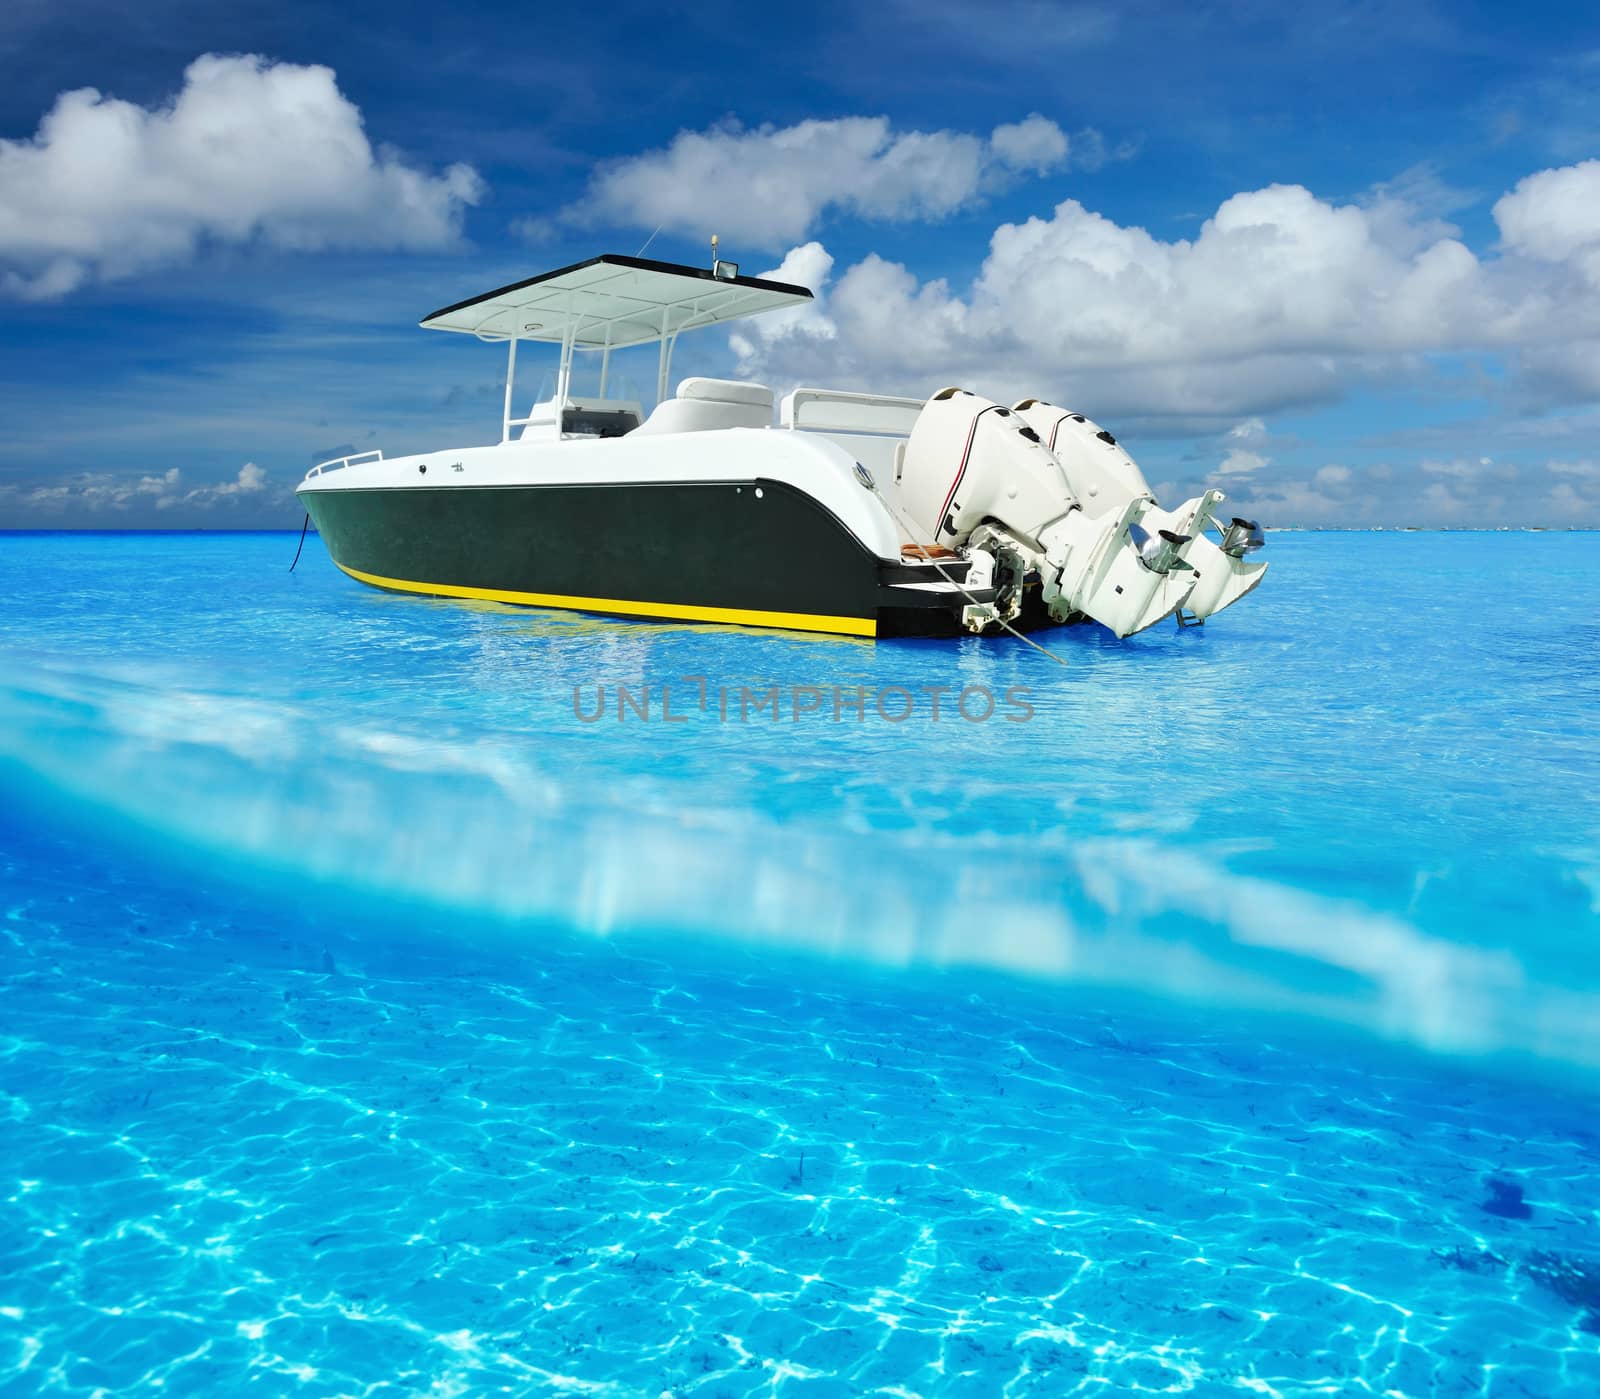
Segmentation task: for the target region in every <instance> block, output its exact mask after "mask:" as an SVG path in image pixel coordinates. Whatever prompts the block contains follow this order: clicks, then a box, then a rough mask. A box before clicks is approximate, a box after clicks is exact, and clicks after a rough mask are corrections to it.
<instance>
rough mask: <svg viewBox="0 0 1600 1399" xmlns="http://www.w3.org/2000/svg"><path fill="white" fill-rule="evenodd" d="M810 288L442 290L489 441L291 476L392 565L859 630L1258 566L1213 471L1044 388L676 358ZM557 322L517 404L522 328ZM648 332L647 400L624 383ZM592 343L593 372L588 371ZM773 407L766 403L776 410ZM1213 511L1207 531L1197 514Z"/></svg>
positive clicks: (1123, 605)
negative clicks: (856, 383)
mask: <svg viewBox="0 0 1600 1399" xmlns="http://www.w3.org/2000/svg"><path fill="white" fill-rule="evenodd" d="M811 299H812V297H811V292H810V291H808V290H807V289H806V288H804V287H800V286H792V285H789V284H787V283H783V282H777V281H772V280H769V279H766V278H759V277H749V276H741V275H740V274H739V271H738V269H737V267H736V266H734V265H733V264H731V263H728V262H725V261H720V260H718V261H714V263H713V265H712V266H711V267H710V268H696V267H689V266H683V265H680V264H676V263H667V262H657V261H652V260H648V259H645V258H641V257H624V256H620V255H617V254H605V255H603V256H600V257H594V258H590V259H589V260H588V261H586V262H581V263H576V264H574V265H573V266H570V267H563V268H559V269H557V270H556V271H554V272H546V273H544V274H542V275H540V276H537V277H531V278H529V279H527V280H526V281H521V282H516V283H514V284H512V285H511V286H506V287H501V288H499V289H498V290H495V291H491V292H487V293H484V294H483V295H481V296H476V297H473V298H471V299H469V300H467V301H462V302H458V303H456V304H455V305H452V306H446V307H444V308H443V309H442V310H438V311H435V312H433V313H432V314H431V315H429V316H426V317H424V318H423V320H422V322H421V324H422V326H423V328H424V329H428V330H443V331H451V332H455V333H459V334H466V335H472V336H475V337H476V338H477V339H479V340H482V341H486V342H490V343H496V344H499V343H504V344H505V345H506V347H507V351H506V355H507V358H506V386H505V395H504V406H503V412H502V417H501V436H500V441H499V442H497V443H493V444H491V445H488V446H480V447H465V448H457V449H448V450H442V451H435V452H423V453H414V454H410V455H406V456H398V457H385V456H384V455H383V454H382V452H381V451H373V452H365V453H358V454H354V455H351V456H345V457H339V458H335V459H334V460H332V461H326V462H322V463H319V464H318V465H317V466H314V467H313V468H312V469H311V470H310V471H309V472H308V473H307V475H306V477H305V479H304V481H302V482H301V483H300V486H299V487H298V490H297V494H298V496H299V498H300V500H301V501H302V502H303V504H304V506H305V509H306V513H307V515H308V517H309V519H310V520H311V521H312V522H313V523H315V525H316V527H317V530H318V532H319V534H320V535H321V536H322V539H323V541H324V543H325V545H326V547H327V549H328V552H329V555H330V556H331V558H332V559H333V562H334V563H335V564H336V565H338V567H339V568H340V569H342V570H343V571H344V572H345V573H347V574H349V575H350V576H351V577H352V578H355V579H358V580H359V581H361V582H363V583H368V584H371V585H373V586H375V587H378V588H384V589H389V590H391V591H396V592H402V593H416V594H424V595H428V596H434V597H446V598H476V599H485V600H489V601H495V602H504V603H518V604H523V605H527V606H533V607H546V608H563V609H571V610H576V611H582V612H597V613H604V614H610V615H615V616H621V617H638V618H655V619H670V620H678V621H693V622H713V623H730V624H734V625H739V626H755V627H777V628H785V629H791V630H799V631H813V632H830V633H838V634H843V635H850V636H863V637H890V636H958V635H962V634H967V633H979V634H981V633H985V632H990V633H992V632H996V631H999V630H1001V629H1006V630H1011V631H1028V630H1032V629H1036V628H1041V627H1048V626H1056V625H1063V624H1067V623H1073V622H1083V621H1094V622H1098V623H1100V624H1102V625H1103V626H1105V627H1107V628H1109V629H1110V630H1111V631H1112V632H1114V633H1115V634H1116V635H1117V636H1131V635H1133V634H1134V633H1135V632H1139V631H1142V630H1144V629H1145V628H1147V627H1150V626H1153V625H1155V624H1156V623H1157V622H1159V621H1162V620H1163V619H1165V618H1167V617H1172V616H1174V615H1177V616H1178V617H1179V619H1180V621H1184V620H1187V621H1203V620H1204V619H1205V617H1207V616H1210V615H1211V614H1212V613H1214V612H1216V611H1218V610H1220V608H1222V607H1225V606H1227V605H1228V604H1229V603H1231V602H1233V601H1235V600H1237V598H1238V597H1241V596H1243V594H1244V593H1245V592H1247V591H1249V589H1250V588H1252V587H1254V586H1255V585H1256V584H1257V583H1259V582H1260V579H1261V575H1262V572H1263V571H1264V569H1265V565H1264V564H1260V563H1254V562H1249V561H1247V560H1246V557H1245V556H1246V555H1247V554H1248V553H1251V552H1253V551H1254V550H1255V549H1257V548H1259V547H1260V545H1261V542H1262V536H1261V533H1260V530H1259V529H1258V528H1257V527H1256V526H1255V525H1254V523H1253V522H1250V521H1243V520H1234V521H1233V522H1232V523H1231V524H1227V525H1219V524H1218V522H1217V517H1216V507H1217V505H1218V504H1220V502H1221V500H1222V495H1221V493H1220V492H1218V491H1208V492H1206V493H1205V494H1204V495H1203V496H1201V497H1198V498H1197V499H1196V500H1194V501H1190V502H1187V503H1186V504H1185V505H1184V506H1181V507H1180V508H1179V509H1177V510H1175V511H1171V512H1168V511H1163V510H1162V509H1161V508H1160V507H1159V506H1158V505H1157V504H1156V501H1155V497H1154V496H1153V495H1152V494H1151V492H1150V490H1149V488H1148V486H1147V484H1146V483H1145V481H1144V478H1143V476H1142V475H1141V474H1140V472H1139V469H1138V467H1137V466H1135V465H1134V464H1133V460H1132V458H1131V457H1129V456H1128V454H1127V453H1126V452H1125V451H1123V450H1122V448H1121V447H1120V445H1118V444H1117V443H1115V441H1114V440H1113V439H1112V438H1111V435H1110V434H1109V433H1107V432H1104V431H1103V430H1101V429H1099V428H1097V427H1096V426H1095V425H1094V424H1093V423H1090V422H1089V421H1088V420H1087V419H1086V418H1083V417H1081V416H1080V415H1077V414H1069V413H1066V412H1064V411H1062V410H1058V409H1055V408H1053V407H1051V406H1050V405H1048V404H1046V403H1044V402H1042V401H1041V400H1038V399H1027V400H1024V401H1023V402H1022V403H1019V404H1018V405H1017V406H1016V407H1015V408H1007V407H1005V406H1003V405H1001V404H998V403H995V402H992V401H991V400H989V399H986V398H983V397H981V396H980V395H978V394H975V393H972V392H969V391H967V390H965V389H958V388H946V389H941V390H940V391H939V392H937V393H935V394H933V395H932V396H931V397H930V398H928V399H926V400H923V399H916V398H896V397H890V396H886V395H882V394H871V393H862V392H855V391H851V390H843V389H824V388H810V387H801V388H796V389H794V390H793V391H791V392H790V393H788V394H786V395H784V396H783V398H782V401H781V402H779V403H775V401H774V400H775V395H774V394H773V391H772V390H771V389H770V388H768V387H766V386H764V385H761V384H755V383H746V382H742V381H738V380H730V379H713V378H705V377H699V376H696V377H691V378H685V379H683V380H682V381H681V382H680V383H678V385H677V387H676V390H675V392H672V393H670V394H669V392H668V389H669V386H670V374H671V364H672V354H673V350H674V348H675V346H676V344H677V341H678V338H679V337H680V336H681V335H683V334H684V333H685V332H687V331H691V330H696V329H703V328H705V327H707V326H713V325H723V324H727V323H728V322H731V321H735V320H739V319H742V318H745V317H749V316H755V315H763V314H770V313H774V312H782V311H791V312H792V311H793V310H795V309H796V308H800V307H804V306H805V305H806V303H808V302H809V301H810V300H811ZM525 342H534V343H538V344H543V345H550V346H556V347H559V358H558V366H557V369H556V373H555V380H554V386H553V391H552V392H551V393H550V394H549V395H548V396H543V397H540V398H539V399H538V401H536V402H534V403H533V405H532V407H531V408H530V410H529V411H528V412H527V413H526V415H524V416H521V417H514V416H513V410H514V406H515V381H516V368H517V347H518V346H519V345H520V344H523V343H525ZM651 345H654V346H656V347H657V354H656V404H655V407H654V408H653V409H652V410H651V411H650V412H649V414H648V415H647V414H645V413H644V411H643V408H642V405H641V403H640V402H639V401H638V400H637V399H632V398H625V397H619V396H615V395H613V394H611V393H608V388H610V387H613V386H614V383H615V378H616V376H614V375H613V373H612V356H613V355H614V354H615V353H616V352H618V351H621V350H627V349H632V348H636V347H646V346H651ZM579 356H590V357H592V358H591V360H590V361H589V362H590V363H593V361H594V360H598V382H599V387H598V392H597V393H596V394H594V395H593V396H589V395H580V394H577V393H575V392H574V391H573V390H574V384H575V380H574V368H575V364H576V363H577V362H578V358H579ZM775 415H776V421H774V416H775ZM1208 530H1210V531H1211V532H1213V533H1215V534H1216V535H1217V536H1218V537H1217V539H1216V540H1212V539H1211V538H1209V537H1207V535H1206V532H1207V531H1208Z"/></svg>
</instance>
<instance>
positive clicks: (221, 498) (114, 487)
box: [0, 461, 268, 523]
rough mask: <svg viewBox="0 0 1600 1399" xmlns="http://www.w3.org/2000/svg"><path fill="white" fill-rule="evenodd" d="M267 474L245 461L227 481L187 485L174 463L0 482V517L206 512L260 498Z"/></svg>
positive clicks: (264, 492) (265, 489) (264, 493)
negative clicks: (151, 469) (145, 471)
mask: <svg viewBox="0 0 1600 1399" xmlns="http://www.w3.org/2000/svg"><path fill="white" fill-rule="evenodd" d="M267 492H268V487H267V473H266V472H265V471H263V470H262V469H261V468H260V467H259V466H257V465H256V464H255V463H254V462H253V461H247V462H246V463H245V464H244V465H243V466H241V467H240V468H239V471H238V474H237V475H235V476H234V477H233V478H232V479H231V480H226V481H218V482H207V483H202V484H200V485H195V486H189V485H186V484H185V483H184V480H183V473H182V471H180V470H179V468H177V467H175V466H174V467H169V468H168V469H167V470H166V471H163V472H161V473H160V474H158V475H154V476H133V475H125V474H119V473H117V472H112V471H85V472H79V473H78V474H77V475H74V476H71V477H68V478H67V479H66V480H64V481H53V482H50V483H48V484H45V483H40V484H36V485H16V484H10V485H3V486H0V507H3V513H0V519H5V520H6V522H7V523H13V521H12V520H10V519H9V518H8V517H10V516H12V515H13V514H14V515H15V517H16V519H15V521H14V522H15V523H25V522H27V521H29V520H37V519H39V518H41V517H44V518H48V517H51V516H62V515H64V516H77V515H81V514H84V513H88V514H94V515H113V516H115V515H126V514H128V513H130V512H134V511H143V510H154V511H160V512H168V511H184V510H199V511H210V510H213V509H215V508H216V507H217V506H219V505H227V504H233V503H239V502H244V501H253V500H261V499H265V498H266V496H267Z"/></svg>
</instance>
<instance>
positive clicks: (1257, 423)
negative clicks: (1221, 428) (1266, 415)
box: [1217, 418, 1272, 476]
mask: <svg viewBox="0 0 1600 1399" xmlns="http://www.w3.org/2000/svg"><path fill="white" fill-rule="evenodd" d="M1266 441H1267V425H1266V423H1264V422H1263V421H1262V420H1261V419H1260V418H1246V419H1245V420H1244V421H1243V422H1242V423H1235V424H1234V425H1233V426H1232V427H1231V428H1229V429H1228V434H1227V441H1226V446H1227V451H1228V454H1227V456H1226V457H1224V458H1223V460H1222V465H1221V466H1219V467H1218V468H1217V475H1218V476H1247V475H1249V474H1250V473H1251V472H1252V471H1260V470H1261V468H1262V467H1264V466H1266V465H1268V464H1269V463H1270V462H1271V461H1272V458H1271V457H1269V456H1267V455H1266V453H1265V452H1263V451H1262V450H1261V449H1262V448H1263V447H1264V446H1265V445H1266Z"/></svg>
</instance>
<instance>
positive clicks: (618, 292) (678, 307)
mask: <svg viewBox="0 0 1600 1399" xmlns="http://www.w3.org/2000/svg"><path fill="white" fill-rule="evenodd" d="M810 300H811V293H810V292H809V291H807V290H806V289H805V288H804V287H795V286H790V285H788V284H787V283H785V282H768V281H764V280H762V279H761V278H759V277H737V276H735V277H719V276H716V275H714V274H713V273H711V272H710V271H707V270H705V269H703V268H698V267H684V266H681V265H680V264H678V263H674V262H652V261H650V260H648V259H646V258H639V257H623V256H621V255H619V254H616V253H606V254H604V255H603V256H601V257H593V258H590V259H589V260H588V261H587V262H579V263H574V264H573V265H572V266H571V267H562V268H559V269H558V270H557V271H554V272H546V273H544V274H542V275H541V276H538V277H530V278H529V279H528V280H527V281H525V282H516V283H513V284H512V285H511V286H509V287H501V288H500V289H499V290H498V291H491V292H487V293H485V294H484V295H483V296H475V297H473V298H472V299H471V300H470V301H461V302H458V303H457V304H456V305H454V306H446V307H445V308H444V309H443V310H442V311H435V312H434V313H433V314H432V315H431V316H425V317H424V318H423V320H422V326H423V328H424V329H425V330H457V331H464V332H465V333H467V334H469V335H476V336H478V337H479V338H480V339H484V340H543V341H549V342H551V343H553V344H557V345H562V346H571V347H573V348H594V349H602V348H604V349H611V350H616V349H621V348H623V347H624V346H627V345H643V344H648V343H650V342H652V341H657V340H665V339H667V338H669V337H672V338H676V336H677V335H678V334H679V333H680V332H681V331H685V330H690V329H692V328H694V327H695V326H703V325H715V324H717V322H719V321H732V320H737V319H739V318H740V317H741V316H754V315H758V314H759V313H760V312H762V311H773V310H776V309H777V308H778V307H780V306H797V305H801V304H803V303H805V302H807V301H810Z"/></svg>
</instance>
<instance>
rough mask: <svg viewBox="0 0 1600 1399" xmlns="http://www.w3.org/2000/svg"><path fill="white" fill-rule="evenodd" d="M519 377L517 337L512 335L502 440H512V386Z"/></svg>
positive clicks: (507, 364) (501, 427)
mask: <svg viewBox="0 0 1600 1399" xmlns="http://www.w3.org/2000/svg"><path fill="white" fill-rule="evenodd" d="M516 377H517V337H516V336H515V335H513V336H512V337H511V348H510V349H509V350H507V351H506V407H505V412H504V413H503V414H502V415H501V419H500V440H501V441H502V442H509V441H510V440H511V386H512V383H513V381H514V380H515V379H516Z"/></svg>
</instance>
